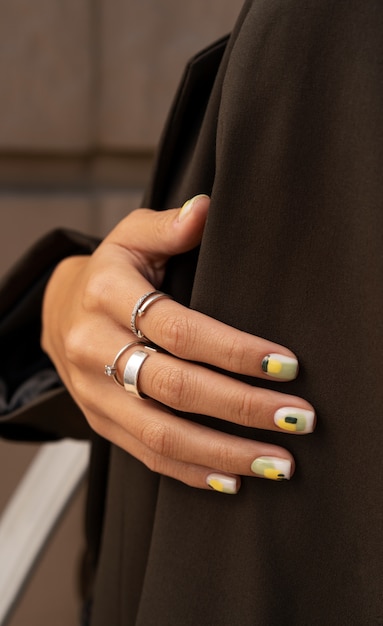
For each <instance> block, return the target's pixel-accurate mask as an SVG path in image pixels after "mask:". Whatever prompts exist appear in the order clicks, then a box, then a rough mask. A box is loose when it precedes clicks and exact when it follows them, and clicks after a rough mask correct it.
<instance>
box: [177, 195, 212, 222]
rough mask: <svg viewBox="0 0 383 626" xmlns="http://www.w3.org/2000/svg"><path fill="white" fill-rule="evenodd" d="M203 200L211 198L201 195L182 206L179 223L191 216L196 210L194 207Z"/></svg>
mask: <svg viewBox="0 0 383 626" xmlns="http://www.w3.org/2000/svg"><path fill="white" fill-rule="evenodd" d="M201 198H209V196H207V195H206V194H204V193H200V194H198V196H194V198H191V199H190V200H187V202H185V204H184V205H183V206H182V208H181V211H180V212H179V215H178V221H179V222H182V220H184V219H185V218H186V217H187V216H188V215H190V213H191V212H192V210H193V208H194V205H195V204H196V202H198V200H200V199H201Z"/></svg>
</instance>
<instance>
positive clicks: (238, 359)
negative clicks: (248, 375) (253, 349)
mask: <svg viewBox="0 0 383 626" xmlns="http://www.w3.org/2000/svg"><path fill="white" fill-rule="evenodd" d="M247 356H248V348H247V347H246V346H244V345H243V343H242V342H241V341H240V340H239V339H238V338H232V339H231V341H230V342H229V343H228V344H227V347H226V354H225V359H226V362H227V363H228V364H229V366H230V369H233V370H234V371H242V368H243V366H244V364H245V362H246V359H247Z"/></svg>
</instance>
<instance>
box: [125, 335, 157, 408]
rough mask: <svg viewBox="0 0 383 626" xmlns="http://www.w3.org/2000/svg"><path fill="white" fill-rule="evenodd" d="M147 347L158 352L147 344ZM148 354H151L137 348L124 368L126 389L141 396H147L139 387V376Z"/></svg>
mask: <svg viewBox="0 0 383 626" xmlns="http://www.w3.org/2000/svg"><path fill="white" fill-rule="evenodd" d="M145 347H146V348H148V350H151V351H152V352H157V350H155V348H151V347H149V346H145ZM148 356H150V355H149V354H148V353H147V352H144V351H143V350H136V351H135V352H133V354H132V355H131V356H130V357H129V359H128V361H127V363H126V365H125V370H124V387H125V391H128V392H129V393H133V394H134V395H136V396H138V397H139V398H145V396H144V395H142V394H141V393H140V390H139V389H138V377H139V375H140V370H141V367H142V365H143V363H144V361H145V360H146V359H147V358H148Z"/></svg>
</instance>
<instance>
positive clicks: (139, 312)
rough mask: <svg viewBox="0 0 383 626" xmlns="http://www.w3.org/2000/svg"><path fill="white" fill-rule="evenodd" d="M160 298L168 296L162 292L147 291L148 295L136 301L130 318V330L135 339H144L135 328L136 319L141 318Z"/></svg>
mask: <svg viewBox="0 0 383 626" xmlns="http://www.w3.org/2000/svg"><path fill="white" fill-rule="evenodd" d="M160 298H170V296H168V294H167V293H163V292H162V291H148V293H145V294H144V295H143V296H141V298H139V300H137V302H136V304H135V305H134V308H133V311H132V315H131V318H130V328H131V331H132V333H134V334H135V335H136V337H139V338H140V339H143V338H144V334H143V333H142V332H141V331H140V330H139V329H138V328H137V317H142V316H143V315H144V313H145V311H146V310H147V309H148V308H149V307H150V305H151V304H153V302H156V300H159V299H160Z"/></svg>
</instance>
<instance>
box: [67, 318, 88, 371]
mask: <svg viewBox="0 0 383 626" xmlns="http://www.w3.org/2000/svg"><path fill="white" fill-rule="evenodd" d="M64 352H65V357H66V359H67V360H68V361H69V362H70V363H72V364H74V365H78V364H79V363H80V361H81V360H82V359H83V353H84V336H83V332H82V329H81V328H80V327H79V326H74V327H72V328H71V329H70V330H69V331H68V332H67V334H66V336H65V337H64Z"/></svg>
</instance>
